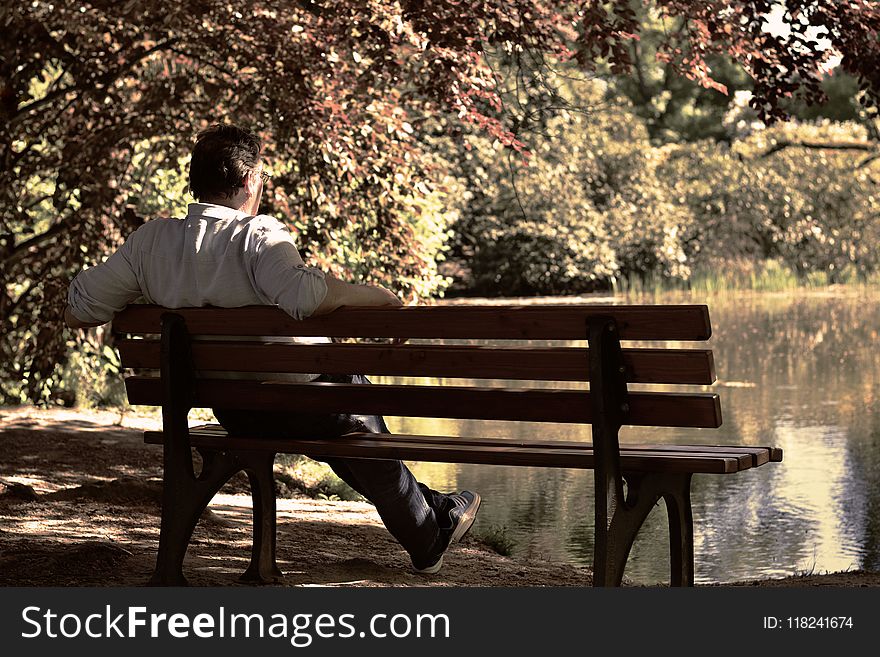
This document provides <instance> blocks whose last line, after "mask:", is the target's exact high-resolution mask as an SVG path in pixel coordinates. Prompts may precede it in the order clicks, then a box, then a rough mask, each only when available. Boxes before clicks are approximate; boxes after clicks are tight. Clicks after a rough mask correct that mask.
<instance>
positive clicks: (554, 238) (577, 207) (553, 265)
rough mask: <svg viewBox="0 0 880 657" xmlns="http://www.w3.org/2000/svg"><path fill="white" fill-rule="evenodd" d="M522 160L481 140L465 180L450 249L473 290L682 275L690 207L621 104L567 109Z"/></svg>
mask: <svg viewBox="0 0 880 657" xmlns="http://www.w3.org/2000/svg"><path fill="white" fill-rule="evenodd" d="M547 132H548V133H549V134H552V135H554V137H553V138H552V139H548V140H546V141H544V142H543V143H542V144H541V145H540V146H539V147H538V148H537V149H536V151H535V153H534V158H533V160H532V161H531V162H530V163H529V164H528V166H517V165H516V164H510V163H509V162H508V160H507V158H506V157H505V156H504V155H503V154H502V153H501V152H500V149H498V148H497V146H495V147H493V146H492V145H491V144H487V143H486V142H479V146H478V148H477V149H476V153H475V154H474V155H471V158H472V162H471V163H469V164H468V163H467V162H466V164H465V166H464V167H463V175H464V176H465V177H466V178H467V181H466V185H467V192H466V195H465V197H464V198H465V201H466V202H465V203H464V204H463V206H462V208H461V219H460V220H459V222H457V223H456V224H455V226H454V230H455V231H456V233H457V235H456V240H455V241H456V247H457V251H456V255H457V256H458V257H459V258H460V259H461V260H462V261H463V262H464V263H465V264H466V266H467V267H469V268H470V270H471V275H472V284H471V290H472V291H473V292H475V293H478V294H496V295H502V296H503V295H528V294H565V293H575V292H582V291H589V290H594V289H597V288H607V287H609V286H610V285H611V283H612V281H614V280H615V279H616V278H619V277H626V276H630V275H632V274H639V275H645V274H649V273H655V274H659V275H661V276H673V277H675V276H678V277H681V276H686V275H687V273H688V268H687V266H686V262H685V260H686V258H685V253H684V251H683V249H682V244H681V239H680V236H681V234H682V230H683V229H684V227H685V226H687V225H689V223H690V215H689V213H688V211H687V208H686V207H684V206H682V205H680V204H676V203H675V202H673V199H672V198H671V196H670V194H669V193H668V186H667V185H666V184H665V181H663V180H662V178H661V177H660V175H659V173H658V166H659V165H660V163H661V157H660V155H661V152H660V151H658V150H657V149H654V148H652V147H651V145H650V143H649V141H648V136H647V132H646V131H645V129H644V126H643V125H642V124H641V123H640V122H639V120H638V119H636V118H635V117H633V116H632V115H630V114H627V113H625V112H622V111H616V112H613V113H609V112H602V113H596V114H593V115H590V116H584V115H582V114H578V113H566V114H563V115H561V116H559V117H556V118H554V119H552V120H550V121H549V122H548V126H547Z"/></svg>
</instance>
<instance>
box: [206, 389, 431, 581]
mask: <svg viewBox="0 0 880 657" xmlns="http://www.w3.org/2000/svg"><path fill="white" fill-rule="evenodd" d="M316 380H317V381H328V382H334V383H362V384H368V383H370V381H369V380H368V379H367V377H365V376H362V375H327V374H323V375H321V376H320V377H319V378H318V379H316ZM214 415H215V417H216V418H217V420H219V422H220V424H222V425H223V427H224V428H225V429H226V430H227V431H228V432H229V434H230V435H237V436H243V437H254V438H289V439H296V438H335V437H338V436H341V435H343V434H346V433H351V432H354V431H366V432H370V433H390V432H389V431H388V427H387V426H386V425H385V420H384V419H383V418H382V417H381V416H379V415H347V414H318V413H301V412H285V411H271V412H254V411H236V410H223V409H214ZM326 463H327V465H329V466H330V467H331V468H332V469H333V472H335V473H336V475H337V476H338V477H339V478H340V479H342V480H343V481H344V482H345V483H347V484H348V485H349V486H351V487H352V488H353V489H354V490H356V491H357V492H358V493H360V494H361V495H363V496H364V497H365V498H367V499H368V500H370V502H372V503H373V504H374V505H375V506H376V510H377V511H378V512H379V516H380V517H381V518H382V521H383V522H384V523H385V527H387V528H388V531H389V532H391V534H392V535H393V536H394V538H396V539H397V541H398V542H399V543H400V544H401V545H402V546H403V548H404V549H405V550H406V551H407V552H409V554H410V556H411V557H412V560H413V562H414V563H415V564H417V565H419V567H422V565H423V564H424V561H425V559H426V557H427V556H428V555H431V554H432V547H433V546H434V543H435V542H436V541H437V540H438V537H439V527H438V522H437V516H438V515H441V517H442V514H445V508H446V507H445V505H446V497H447V496H446V495H444V494H443V493H439V492H437V491H435V490H432V489H430V488H428V487H427V486H425V485H424V484H421V483H419V482H417V481H416V479H415V477H414V476H413V474H412V473H411V472H410V471H409V468H407V467H406V466H405V465H404V464H403V463H402V462H400V461H394V460H388V459H347V458H331V459H326ZM424 565H427V564H424Z"/></svg>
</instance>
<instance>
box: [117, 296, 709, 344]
mask: <svg viewBox="0 0 880 657" xmlns="http://www.w3.org/2000/svg"><path fill="white" fill-rule="evenodd" d="M165 312H168V310H167V309H165V308H160V307H158V306H148V305H132V306H129V307H128V308H127V309H126V310H125V311H123V312H122V313H120V314H119V315H117V316H116V318H115V319H114V320H113V327H114V330H116V331H119V332H123V333H159V332H160V330H161V327H160V318H161V316H162V314H163V313H165ZM174 312H177V313H179V314H180V315H182V316H183V318H184V320H185V321H186V326H187V329H188V331H189V332H190V334H192V335H277V336H285V335H286V336H326V337H361V338H392V337H406V338H436V339H475V340H583V339H584V338H585V336H586V325H587V320H588V319H589V318H590V317H593V316H597V315H607V316H610V317H613V318H614V319H615V321H616V322H617V326H618V330H619V332H620V339H621V340H688V341H689V340H708V339H709V337H710V336H711V334H712V331H711V325H710V323H709V311H708V308H707V307H706V306H704V305H679V306H675V305H669V306H665V305H664V306H625V305H620V306H618V305H612V304H608V305H589V306H581V305H565V306H559V305H556V306H545V305H533V306H510V305H497V306H404V307H400V308H353V307H346V308H340V309H338V310H336V311H334V312H332V313H330V314H328V315H322V316H320V317H314V318H309V319H305V320H295V319H293V318H292V317H290V316H289V315H287V314H285V313H284V312H283V311H282V310H280V309H278V308H275V307H271V306H252V307H246V308H224V309H221V308H181V309H179V310H175V311H174Z"/></svg>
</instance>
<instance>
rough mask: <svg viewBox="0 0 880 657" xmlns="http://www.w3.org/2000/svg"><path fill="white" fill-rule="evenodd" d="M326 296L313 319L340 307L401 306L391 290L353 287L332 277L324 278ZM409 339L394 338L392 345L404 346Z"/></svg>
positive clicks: (377, 287) (373, 286)
mask: <svg viewBox="0 0 880 657" xmlns="http://www.w3.org/2000/svg"><path fill="white" fill-rule="evenodd" d="M324 281H325V282H326V283H327V296H325V297H324V300H323V301H322V302H321V305H319V306H318V307H317V308H316V309H315V311H314V312H313V313H312V316H313V317H317V316H318V315H325V314H327V313H329V312H333V311H334V310H336V309H337V308H340V307H342V306H394V307H399V306H402V305H403V302H402V301H401V300H400V298H399V297H398V296H397V295H396V294H394V292H392V291H391V290H389V289H387V288H385V287H382V286H381V285H355V284H353V283H346V282H344V281H340V280H339V279H338V278H333V277H332V276H325V278H324ZM408 339H409V338H394V339H392V341H391V344H392V345H401V344H404V343H405V342H406V341H407V340H408Z"/></svg>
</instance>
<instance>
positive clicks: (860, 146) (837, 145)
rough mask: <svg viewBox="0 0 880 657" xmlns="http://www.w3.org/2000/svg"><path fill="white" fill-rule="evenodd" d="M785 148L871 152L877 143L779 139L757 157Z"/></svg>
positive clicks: (769, 154) (875, 148)
mask: <svg viewBox="0 0 880 657" xmlns="http://www.w3.org/2000/svg"><path fill="white" fill-rule="evenodd" d="M786 148H810V149H815V150H836V151H864V152H868V153H873V152H874V151H876V150H877V144H874V143H872V142H869V141H780V142H778V143H776V144H775V145H773V146H771V147H770V148H768V149H767V150H766V151H765V152H764V153H762V154H761V155H759V156H758V158H757V159H764V158H766V157H770V156H771V155H773V154H774V153H778V152H779V151H781V150H784V149H786Z"/></svg>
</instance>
